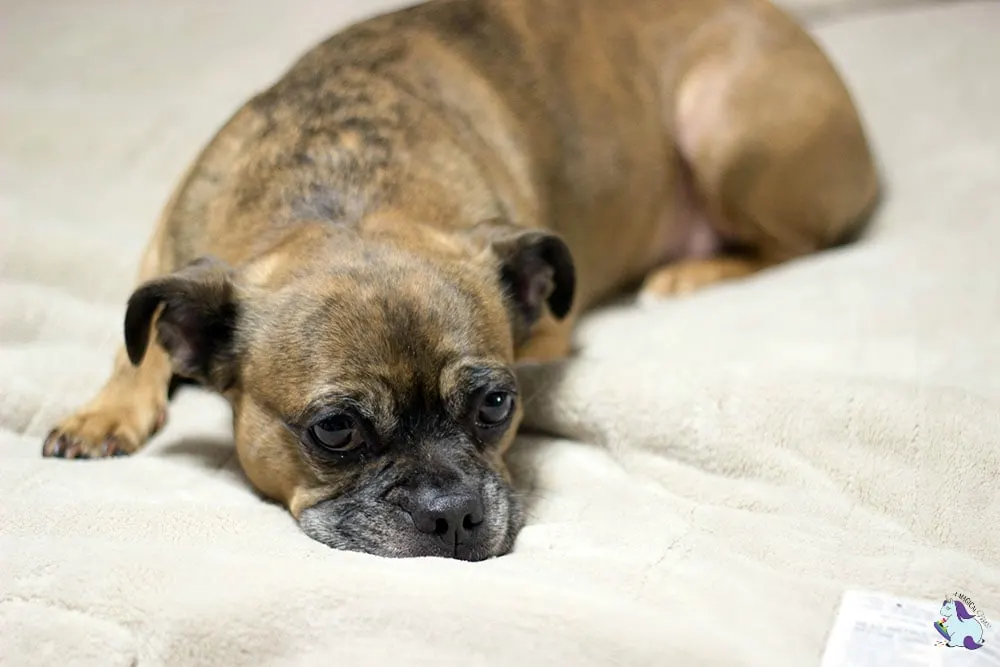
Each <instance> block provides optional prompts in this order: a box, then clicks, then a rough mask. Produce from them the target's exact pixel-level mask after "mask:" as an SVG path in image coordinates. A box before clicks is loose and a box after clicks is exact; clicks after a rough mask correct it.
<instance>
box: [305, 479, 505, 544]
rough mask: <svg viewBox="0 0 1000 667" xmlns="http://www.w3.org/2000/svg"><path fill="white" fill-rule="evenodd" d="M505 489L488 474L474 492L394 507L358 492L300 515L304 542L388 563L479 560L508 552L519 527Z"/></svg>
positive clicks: (441, 496) (502, 483) (392, 502)
mask: <svg viewBox="0 0 1000 667" xmlns="http://www.w3.org/2000/svg"><path fill="white" fill-rule="evenodd" d="M523 522H524V521H523V512H522V509H521V504H520V502H519V501H518V499H517V497H516V496H515V495H514V493H513V491H512V490H511V489H510V487H509V486H508V485H507V484H506V483H505V482H504V481H503V480H501V479H500V478H499V476H497V475H490V476H489V478H488V479H486V480H485V481H484V482H483V483H481V484H478V485H476V488H475V491H466V492H457V493H456V492H448V493H442V494H436V495H434V496H433V497H432V498H431V499H430V500H429V501H428V502H423V503H419V502H418V503H416V505H414V503H413V502H404V503H400V502H394V501H393V500H390V499H386V498H384V497H378V496H377V495H375V494H372V495H369V494H368V493H365V492H363V491H361V492H355V493H347V494H344V495H342V496H338V497H336V498H330V499H328V500H324V501H322V502H320V503H317V504H316V505H313V506H312V507H309V508H307V509H305V510H303V511H302V514H301V515H300V517H299V525H300V526H301V527H302V530H303V531H304V532H305V533H306V535H308V536H309V537H311V538H313V539H314V540H317V541H319V542H322V543H323V544H326V545H327V546H330V547H333V548H334V549H342V550H346V551H359V552H364V553H368V554H373V555H376V556H383V557H390V558H419V557H437V558H454V559H457V560H465V561H481V560H486V559H488V558H494V557H496V556H502V555H504V554H506V553H508V552H509V551H510V550H511V549H512V548H513V546H514V541H515V539H516V538H517V534H518V532H520V530H521V527H522V526H523Z"/></svg>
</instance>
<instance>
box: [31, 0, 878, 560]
mask: <svg viewBox="0 0 1000 667" xmlns="http://www.w3.org/2000/svg"><path fill="white" fill-rule="evenodd" d="M706 105H707V107H708V108H710V109H711V116H712V118H713V121H712V123H707V122H702V121H700V119H699V118H700V116H703V115H704V112H705V109H706V108H707V107H706ZM682 182H687V183H688V184H689V187H690V189H691V190H692V191H693V193H694V195H695V196H696V198H697V200H698V202H699V206H700V207H702V209H703V210H704V211H705V212H706V213H707V214H708V215H709V216H710V217H711V219H712V220H713V225H714V229H715V231H716V232H717V233H718V234H719V235H720V236H721V237H723V238H725V239H726V240H727V242H728V243H730V244H731V245H735V246H738V247H739V248H740V250H741V252H740V254H723V255H721V256H713V257H708V258H701V259H688V260H686V261H681V262H673V263H668V264H666V265H662V262H663V258H661V257H659V256H658V253H657V252H656V251H655V248H653V246H655V244H656V243H657V241H656V239H658V238H661V237H662V236H663V234H664V229H666V230H667V232H669V231H670V229H671V228H670V225H671V224H673V223H672V222H671V218H670V216H669V215H667V217H666V222H664V216H663V212H664V211H668V212H669V211H670V210H672V208H673V207H674V200H675V199H676V197H677V192H678V187H679V186H680V184H682ZM877 196H878V181H877V177H876V172H875V167H874V165H873V161H872V157H871V155H870V153H869V148H868V145H867V142H866V139H865V136H864V133H863V130H862V126H861V123H860V121H859V119H858V117H857V114H856V111H855V109H854V106H853V103H852V101H851V99H850V97H849V95H848V92H847V90H846V89H845V87H844V85H843V83H842V82H841V80H840V79H839V77H838V75H837V73H836V72H835V71H834V68H833V67H832V66H831V65H830V63H829V61H828V60H827V59H826V57H825V56H824V55H823V54H822V52H821V51H820V50H819V49H818V48H817V46H816V45H815V44H814V43H813V42H812V40H811V39H810V38H809V37H808V36H807V35H806V34H805V33H804V32H803V30H802V29H801V28H800V27H799V26H798V25H796V24H795V23H794V22H793V21H792V20H791V19H789V18H788V17H787V16H786V15H784V14H783V13H781V12H779V11H778V10H777V9H775V8H774V7H773V6H771V5H770V4H768V3H766V2H763V1H760V0H700V1H699V2H689V1H685V0H434V1H432V2H428V3H426V4H422V5H418V6H415V7H412V8H408V9H404V10H401V11H398V12H395V13H391V14H387V15H384V16H380V17H377V18H374V19H371V20H368V21H365V22H362V23H359V24H357V25H354V26H352V27H349V28H347V29H346V30H344V31H342V32H340V33H339V34H337V35H335V36H333V37H331V38H330V39H328V40H327V41H325V42H324V43H322V44H320V45H319V46H317V47H316V48H314V49H313V50H311V51H309V52H308V53H307V54H305V55H304V57H302V58H301V59H300V60H299V61H298V62H297V63H296V64H295V65H294V66H293V67H292V68H291V69H290V70H289V71H288V72H287V73H286V75H285V76H284V77H283V78H281V80H279V81H278V82H277V83H276V84H275V85H274V86H273V87H271V88H270V89H268V90H266V91H265V92H263V93H261V94H259V95H257V96H256V97H254V98H253V99H251V100H250V101H249V102H248V103H247V104H246V105H245V106H244V107H243V108H241V109H240V110H239V111H238V112H237V113H236V114H235V115H234V116H233V117H232V119H231V120H230V121H229V122H228V123H227V124H226V125H225V126H224V127H223V128H222V129H221V130H220V131H219V133H218V134H217V135H216V137H215V138H214V139H213V140H212V141H211V143H210V144H209V145H208V146H207V147H206V148H205V149H204V151H203V152H202V153H201V155H200V156H199V157H198V158H197V160H195V162H194V164H193V165H192V167H191V169H190V170H189V172H188V173H187V174H186V176H185V177H184V179H183V180H182V182H181V184H180V185H179V187H178V188H177V190H176V192H175V194H174V196H173V197H172V199H171V201H170V202H169V203H168V205H167V207H166V209H165V211H164V214H163V217H162V219H161V221H160V224H159V226H158V228H157V230H156V232H155V234H154V237H153V239H152V242H151V243H150V246H149V248H148V251H147V253H146V255H145V258H144V260H143V262H142V268H141V271H140V276H139V278H140V284H141V286H140V287H139V289H137V291H136V293H135V294H134V295H133V297H132V299H131V300H130V307H129V312H128V314H127V324H126V339H127V343H128V346H127V347H128V349H127V350H122V352H120V353H119V355H118V358H117V361H116V363H115V369H114V372H113V374H112V377H111V379H110V380H109V381H108V383H107V385H106V386H105V387H104V388H103V389H102V390H101V392H100V393H99V394H98V395H97V396H96V397H95V398H94V400H93V401H92V402H91V403H90V404H89V405H87V406H85V407H84V408H83V409H82V410H80V411H79V412H78V413H77V414H76V415H74V416H72V417H70V418H69V419H68V420H66V421H65V422H63V423H62V424H61V425H60V426H59V427H58V428H57V429H55V430H54V431H53V433H52V434H51V435H50V437H49V438H48V439H47V441H46V443H45V446H44V453H45V454H46V455H50V456H52V455H54V456H64V457H67V458H89V457H97V456H106V455H111V454H128V453H132V452H134V451H135V450H137V449H138V448H140V447H141V446H142V445H143V444H144V443H145V441H146V440H147V438H148V437H149V436H150V434H151V433H152V432H154V431H155V430H156V429H157V428H159V426H160V425H161V424H162V422H163V419H164V417H165V410H166V403H167V388H168V385H169V383H170V379H171V376H172V374H174V373H177V374H180V375H183V376H185V377H190V378H194V379H195V380H197V381H199V382H201V383H202V384H204V385H206V386H207V387H209V388H211V389H214V390H216V391H218V392H220V393H221V394H223V395H224V396H225V397H226V398H227V399H228V400H229V402H230V404H231V405H232V407H233V414H234V433H235V440H236V446H237V451H238V454H239V459H240V462H241V464H242V466H243V468H244V470H245V471H246V473H247V475H248V477H249V479H250V481H251V482H252V483H253V484H254V486H255V487H256V488H257V489H258V490H259V491H260V492H261V493H262V494H264V495H265V496H267V497H269V498H272V499H275V500H276V501H279V502H281V503H283V504H284V505H286V506H287V507H288V508H289V510H290V511H291V513H292V514H293V515H294V516H295V517H296V518H298V519H299V520H300V522H301V524H302V526H303V528H304V529H305V531H306V532H307V533H308V534H309V535H311V536H312V537H314V538H316V539H319V540H321V541H323V542H325V543H327V544H330V545H331V546H334V547H338V548H345V549H356V550H362V551H368V552H372V553H377V554H383V555H397V556H404V555H449V556H458V557H462V558H470V559H481V558H486V557H489V556H494V555H499V554H502V553H505V552H506V551H508V550H509V549H510V548H511V546H512V544H513V541H514V538H515V536H516V534H517V532H518V530H519V528H520V525H521V511H520V509H519V505H518V502H517V500H516V498H515V496H514V494H513V493H512V491H511V488H510V486H509V479H508V475H507V471H506V469H505V467H504V465H503V461H502V456H503V454H504V452H505V450H506V449H507V448H508V446H509V445H510V443H511V440H512V439H513V437H514V435H515V433H516V430H517V425H518V422H519V421H520V418H521V412H520V402H518V408H517V413H516V416H515V418H514V419H513V420H512V422H511V424H510V426H509V428H507V429H506V430H505V431H504V432H503V433H502V435H498V436H497V437H495V438H493V439H491V440H489V441H483V440H482V439H481V438H477V437H474V436H473V435H471V434H470V432H469V430H468V429H467V428H465V426H464V422H463V419H464V416H463V411H464V410H466V406H467V404H468V401H469V396H470V394H472V393H474V392H475V391H477V390H479V389H480V388H481V387H483V386H485V385H491V384H493V385H496V384H499V385H505V384H511V386H513V382H514V380H513V375H512V372H511V368H512V365H513V364H514V363H515V361H516V360H518V359H524V358H534V359H552V358H557V357H560V356H563V355H565V354H566V353H567V351H568V349H569V337H570V332H571V330H572V325H573V322H574V321H575V320H576V318H577V317H578V316H579V314H580V313H581V312H582V311H584V310H586V309H587V308H589V307H592V306H593V305H594V304H596V303H597V302H599V301H600V300H602V299H604V298H605V297H608V296H610V295H613V294H616V293H618V292H620V291H621V290H623V289H626V288H627V287H628V286H630V285H634V284H637V283H639V282H641V281H642V280H643V279H644V278H646V283H645V293H647V294H657V295H664V294H672V293H680V292H686V291H690V290H693V289H697V288H699V287H701V286H703V285H706V284H711V283H713V282H715V281H718V280H723V279H729V278H735V277H738V276H742V275H747V274H749V273H752V272H754V271H757V270H759V269H760V268H762V267H765V266H769V265H771V264H774V263H777V262H781V261H786V260H788V259H791V258H794V257H798V256H802V255H805V254H808V253H812V252H815V251H818V250H821V249H823V248H825V247H828V246H830V245H832V244H834V243H835V242H837V241H838V240H839V239H840V238H841V237H843V236H844V235H845V234H848V233H850V232H851V231H853V230H855V229H857V228H858V227H859V225H860V224H861V223H862V222H863V221H864V219H865V217H866V215H867V213H868V212H869V211H870V210H871V209H872V207H873V206H874V204H875V202H876V199H877ZM665 225H666V226H665ZM532 234H533V235H534V236H531V235H532ZM559 239H562V240H564V241H565V243H566V244H567V245H568V249H569V252H570V254H571V256H572V262H570V259H569V256H568V255H563V254H560V247H562V246H561V244H560V241H559ZM546 243H548V244H549V245H548V246H544V244H546ZM538 244H542V246H544V247H545V250H544V251H542V250H539V248H540V247H542V246H540V245H538ZM574 265H575V271H574ZM510 275H514V276H515V279H521V280H522V282H521V283H518V284H517V285H515V286H514V287H512V286H511V284H510V281H509V280H507V281H505V280H504V277H507V278H509V277H510ZM546 300H547V301H546ZM543 302H545V303H547V304H548V305H547V306H545V305H544V303H543ZM566 309H569V312H568V313H567V312H564V311H565V310H566ZM130 359H131V360H130ZM133 362H134V363H133ZM345 401H346V402H350V403H351V404H352V405H354V406H356V407H357V409H358V410H359V411H360V413H361V414H363V415H364V416H365V418H366V420H367V421H368V422H370V424H371V428H372V430H373V431H374V432H375V434H376V437H375V439H374V440H375V441H376V442H377V443H378V445H377V447H374V448H373V449H372V451H370V452H369V453H368V454H366V456H364V457H363V458H362V459H361V460H359V461H353V462H350V463H345V462H344V461H341V460H338V459H337V458H336V457H332V456H330V455H328V454H324V452H322V451H317V450H315V449H314V448H310V447H309V446H307V445H305V444H303V443H302V442H301V441H300V439H299V437H297V435H296V434H297V432H298V431H297V429H300V428H301V427H302V426H303V425H304V424H305V423H306V422H308V420H309V419H310V418H312V417H313V416H315V415H316V414H317V413H319V412H322V410H324V409H328V408H329V407H330V406H331V405H337V404H340V403H343V402H345ZM418 483H420V484H423V483H426V484H430V485H433V486H436V487H440V488H447V487H449V486H455V487H462V488H475V489H478V492H479V493H481V494H482V496H483V498H484V502H485V504H486V509H487V520H486V524H485V528H484V529H483V531H484V532H483V537H482V539H481V540H480V541H479V542H478V543H477V544H476V545H474V546H473V547H470V548H468V549H466V550H465V551H460V550H459V549H458V548H457V547H456V548H455V549H454V551H453V550H452V549H451V546H450V545H446V547H445V548H444V549H442V547H441V545H439V544H436V543H434V542H433V541H430V540H428V539H424V537H423V536H416V535H415V531H414V530H413V524H412V523H410V522H409V517H408V515H407V513H406V511H405V510H406V506H407V503H408V502H410V501H409V500H408V496H407V494H408V493H409V491H410V490H412V488H413V486H414V485H415V484H418Z"/></svg>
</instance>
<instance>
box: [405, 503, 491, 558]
mask: <svg viewBox="0 0 1000 667" xmlns="http://www.w3.org/2000/svg"><path fill="white" fill-rule="evenodd" d="M410 516H412V517H413V524H414V525H415V526H416V527H417V530H419V531H420V532H422V533H427V534H428V535H435V536H437V537H440V538H441V540H442V541H444V543H445V544H446V545H447V546H449V547H450V546H452V545H459V544H466V545H467V544H469V543H470V542H472V541H473V539H474V535H475V532H476V529H477V528H478V527H479V526H480V524H482V523H483V501H482V499H480V498H479V496H478V495H472V494H449V495H436V496H431V497H427V498H425V499H424V501H423V502H422V503H420V506H419V507H417V508H415V509H414V510H413V511H411V512H410Z"/></svg>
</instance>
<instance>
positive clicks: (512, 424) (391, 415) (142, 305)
mask: <svg viewBox="0 0 1000 667" xmlns="http://www.w3.org/2000/svg"><path fill="white" fill-rule="evenodd" d="M306 236H309V235H306ZM312 236H313V237H314V238H311V239H306V242H304V243H300V242H296V243H290V244H288V246H289V248H290V249H291V252H287V251H281V252H278V251H276V252H274V253H271V254H270V255H267V256H265V258H264V259H262V260H261V261H259V262H256V263H249V264H247V265H245V266H243V267H242V268H239V269H234V268H231V267H230V266H228V265H225V264H223V263H221V262H219V261H217V260H213V259H203V260H199V261H197V262H195V263H194V264H192V265H190V266H188V267H186V268H185V269H183V270H181V271H179V272H177V273H174V274H172V275H169V276H166V277H163V278H160V279H157V280H154V281H151V282H149V283H146V284H145V285H142V286H140V288H139V289H138V290H137V291H136V292H135V293H134V294H133V295H132V297H131V299H130V301H129V307H128V311H127V314H126V322H125V335H126V344H127V345H126V346H127V349H128V351H129V355H130V357H131V358H132V361H133V363H139V362H140V361H141V359H142V357H143V354H144V353H145V350H146V347H147V344H148V342H149V338H150V334H151V331H155V333H156V339H157V341H158V343H159V344H160V345H162V346H163V348H164V349H165V350H166V351H167V352H168V354H169V355H170V357H171V360H172V362H173V367H174V370H175V372H177V373H178V374H179V375H182V376H186V377H190V378H193V379H195V380H197V381H199V382H200V383H202V384H204V385H206V386H208V387H211V388H214V389H215V390H217V391H219V392H221V393H222V394H223V395H224V396H226V397H227V398H228V399H229V401H230V403H231V404H232V406H233V409H234V433H235V439H236V445H237V451H238V454H239V459H240V462H241V464H242V466H243V469H244V471H245V472H246V474H247V476H248V478H249V479H250V480H251V482H252V483H253V484H254V485H255V486H256V487H257V488H258V490H260V491H261V492H262V493H263V494H265V495H266V496H269V497H271V498H274V499H276V500H279V501H280V502H283V503H284V504H285V505H286V506H287V507H288V508H289V509H290V511H291V512H292V514H293V515H294V516H295V517H296V518H297V519H298V520H299V523H300V525H301V526H302V528H303V529H304V531H305V532H306V533H307V534H308V535H310V536H311V537H313V538H315V539H317V540H319V541H321V542H323V543H325V544H328V545H330V546H332V547H335V548H339V549H349V550H356V551H365V552H369V553H373V554H379V555H384V556H445V557H455V558H461V559H466V560H481V559H485V558H489V557H491V556H496V555H500V554H503V553H506V552H507V551H509V550H510V548H511V546H512V545H513V542H514V538H515V536H516V534H517V532H518V531H519V529H520V527H521V524H522V513H521V509H520V505H519V502H518V500H517V498H516V496H515V494H514V493H513V491H512V489H511V487H510V484H509V479H508V475H507V471H506V468H505V467H504V464H503V461H502V458H501V457H502V455H503V453H504V451H505V450H506V449H507V447H508V446H509V445H510V443H511V441H512V440H513V438H514V435H515V431H516V429H517V426H518V423H519V422H520V419H521V397H519V396H518V388H517V382H516V379H515V376H514V372H513V362H514V359H515V350H516V348H517V347H518V345H519V344H520V343H522V342H524V340H525V338H526V337H528V336H529V335H530V329H531V325H532V324H533V323H534V322H535V320H537V319H538V318H539V317H540V316H541V315H542V314H543V312H544V311H545V310H546V309H547V310H548V311H550V312H551V314H552V315H553V316H555V317H563V316H565V315H566V314H567V312H568V311H569V309H570V306H571V303H572V299H573V290H574V275H573V264H572V261H571V259H570V255H569V251H568V250H567V248H566V246H565V244H564V243H563V242H562V241H561V240H560V239H558V238H557V237H556V236H554V235H552V234H548V233H543V232H538V231H518V230H513V229H510V228H506V227H503V226H500V227H493V228H490V229H488V230H487V231H486V232H485V233H483V234H473V235H470V236H469V237H468V238H464V237H463V238H462V239H460V240H459V241H455V240H454V239H449V238H447V237H445V236H443V235H439V234H438V233H437V232H435V231H434V230H427V231H425V233H423V234H422V235H417V233H416V232H410V233H409V236H407V241H406V242H402V243H401V242H400V241H399V239H388V240H387V239H381V240H378V239H372V238H366V237H363V236H362V235H358V234H347V233H340V234H335V233H329V232H323V233H319V234H314V235H312ZM286 250H287V249H286Z"/></svg>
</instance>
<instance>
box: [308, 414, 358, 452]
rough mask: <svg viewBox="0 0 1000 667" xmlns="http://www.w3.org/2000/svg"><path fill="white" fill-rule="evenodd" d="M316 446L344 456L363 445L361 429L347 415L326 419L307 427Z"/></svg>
mask: <svg viewBox="0 0 1000 667" xmlns="http://www.w3.org/2000/svg"><path fill="white" fill-rule="evenodd" d="M309 435H310V436H312V439H313V440H314V441H315V442H316V444H318V445H320V446H321V447H323V448H324V449H327V450H329V451H331V452H337V453H338V454H346V453H347V452H352V451H354V450H356V449H358V448H359V447H361V446H362V445H364V444H365V439H364V436H363V435H362V433H361V429H359V428H358V425H357V424H356V423H355V422H354V420H353V419H352V418H351V417H349V416H347V415H335V416H332V417H327V418H325V419H323V420H322V421H319V422H317V423H315V424H313V425H312V426H310V427H309Z"/></svg>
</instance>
